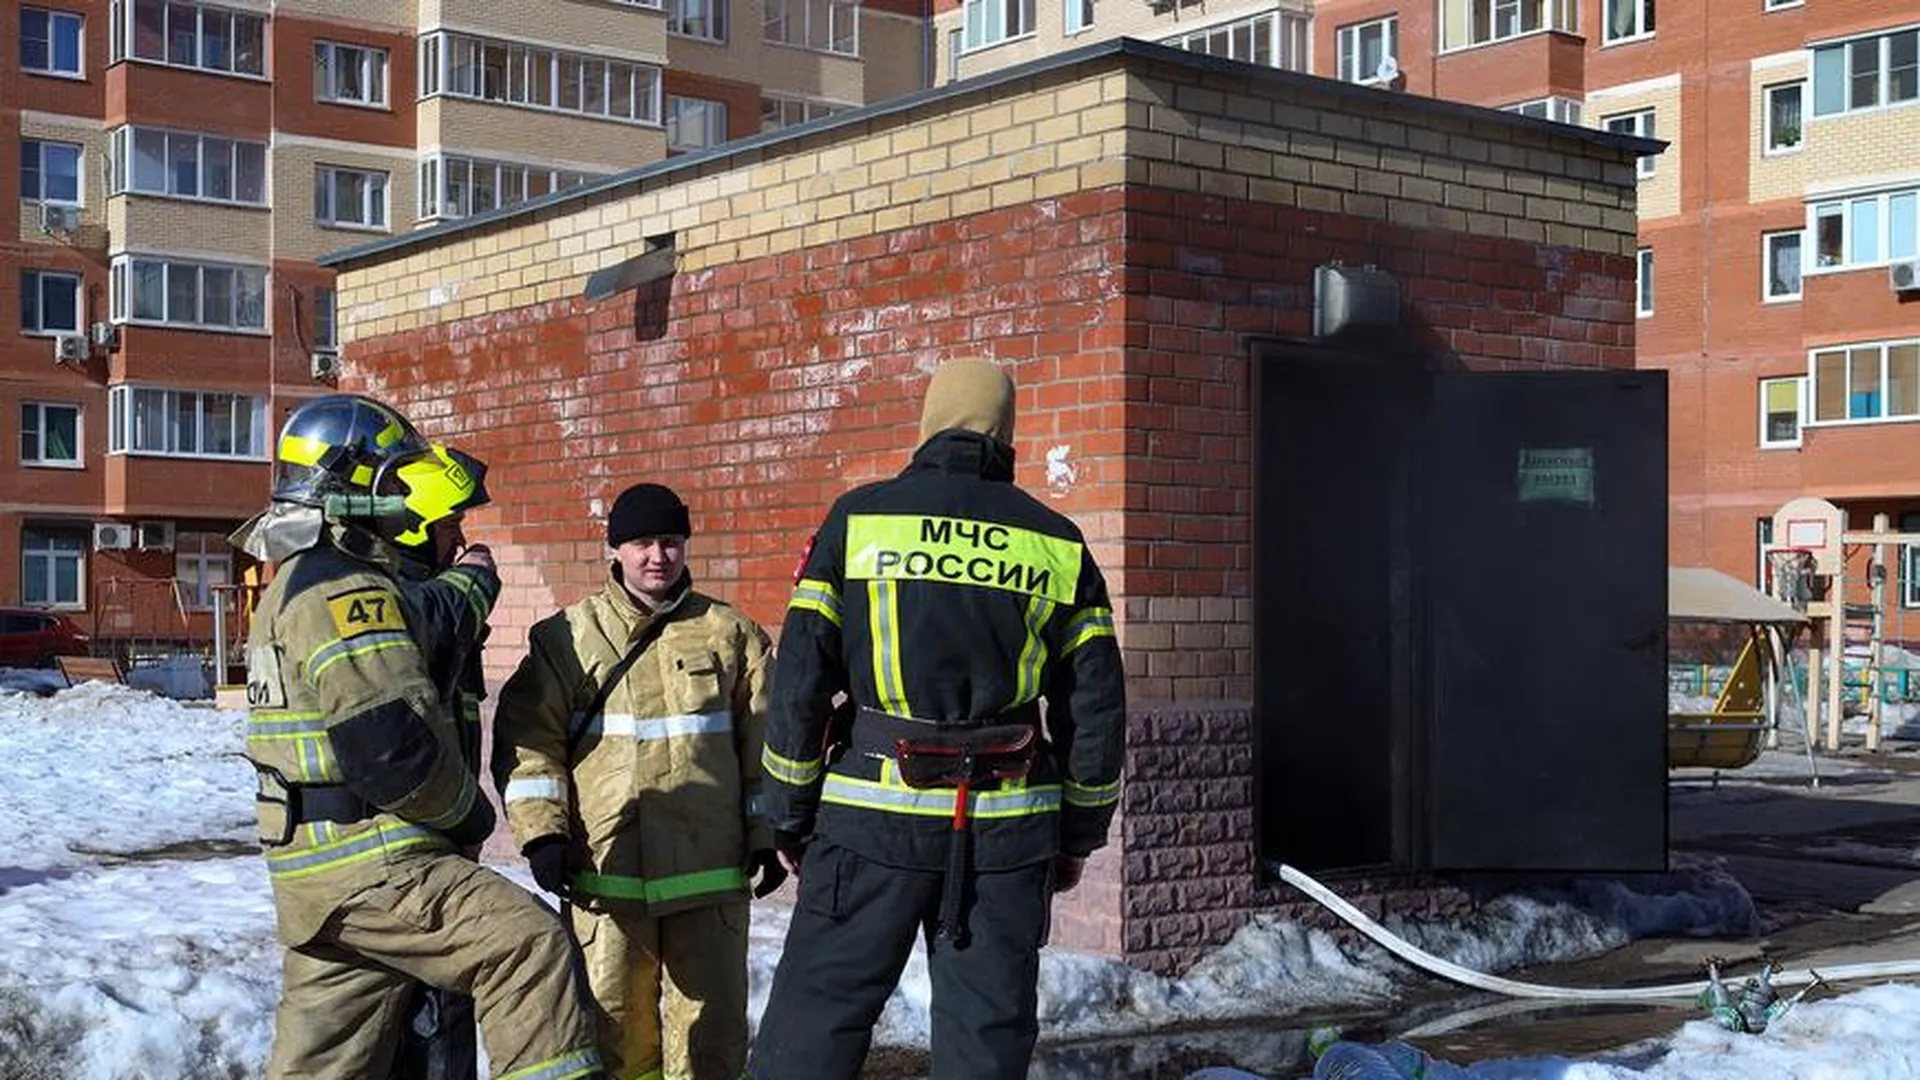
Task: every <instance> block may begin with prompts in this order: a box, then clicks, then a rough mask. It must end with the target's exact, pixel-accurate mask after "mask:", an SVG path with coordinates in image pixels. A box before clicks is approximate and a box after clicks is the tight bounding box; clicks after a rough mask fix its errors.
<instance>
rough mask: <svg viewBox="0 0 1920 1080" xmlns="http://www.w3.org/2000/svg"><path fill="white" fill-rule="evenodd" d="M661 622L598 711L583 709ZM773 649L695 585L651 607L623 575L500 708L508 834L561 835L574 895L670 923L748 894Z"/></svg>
mask: <svg viewBox="0 0 1920 1080" xmlns="http://www.w3.org/2000/svg"><path fill="white" fill-rule="evenodd" d="M655 619H662V620H665V622H664V623H663V624H662V625H661V626H660V627H658V628H657V633H656V634H654V635H653V636H652V640H651V641H650V642H649V643H647V644H646V646H645V649H644V651H643V652H642V653H641V654H640V656H639V657H638V658H637V659H636V660H635V661H634V663H632V664H631V665H629V666H628V668H627V670H626V672H625V674H624V675H622V676H621V678H620V680H619V683H618V685H617V686H615V687H614V688H613V689H612V690H611V691H610V692H609V693H608V695H607V698H606V704H605V706H604V707H603V708H602V709H601V710H600V711H599V712H598V714H596V715H593V716H586V715H584V711H585V710H586V709H587V708H588V707H589V706H591V705H592V703H593V699H594V696H595V694H596V693H597V692H598V690H599V689H600V685H601V683H602V682H603V681H605V680H606V678H607V676H608V674H609V673H610V672H611V671H612V670H613V669H614V668H615V667H616V666H618V665H619V663H620V661H621V659H622V658H623V657H624V656H625V655H626V653H627V651H628V648H629V645H630V643H632V642H634V641H636V640H637V639H638V638H639V636H640V635H641V634H642V633H643V632H644V631H646V630H647V629H648V626H649V623H650V622H651V621H652V620H655ZM771 655H772V653H771V645H770V642H769V639H768V637H767V634H766V631H764V630H762V629H761V628H760V627H759V626H758V625H756V624H755V623H754V622H753V621H752V620H751V619H748V618H746V617H745V616H744V615H741V614H740V613H738V612H737V611H735V610H734V609H733V608H732V607H731V606H730V605H728V604H725V603H723V602H721V601H719V600H715V599H712V598H711V597H707V596H703V595H701V594H700V593H698V592H695V591H693V590H692V588H691V587H684V588H683V591H682V592H681V593H680V594H679V595H678V597H677V598H676V599H674V600H672V601H670V602H669V603H668V604H667V605H666V606H664V607H662V608H661V609H660V610H659V611H657V612H651V613H650V612H647V611H646V610H644V609H643V608H642V607H641V606H640V605H639V604H637V603H635V601H634V600H633V598H632V597H631V596H630V595H629V594H628V593H627V590H626V588H625V587H624V586H622V585H621V583H620V581H619V579H618V567H617V566H616V567H615V569H614V574H613V576H612V578H611V579H610V580H609V581H608V582H607V584H606V587H605V588H603V589H601V590H600V592H598V593H596V594H595V595H593V596H590V597H588V598H586V599H585V600H582V601H581V602H579V603H577V604H575V605H573V606H572V607H569V608H567V609H566V610H564V611H561V612H559V613H557V614H554V615H551V616H549V617H547V618H546V619H543V620H541V621H540V622H539V623H538V624H536V625H535V626H534V627H533V629H532V631H531V632H530V633H529V634H528V652H527V656H526V658H525V659H524V660H522V661H521V663H520V666H519V668H518V669H517V670H516V671H515V672H514V673H513V676H512V677H511V678H509V679H508V680H507V682H506V685H504V686H502V687H501V689H500V698H499V703H498V706H497V708H496V711H495V714H494V716H495V719H494V736H493V775H494V780H495V782H496V783H497V784H498V785H499V786H500V793H501V797H502V799H503V801H504V802H505V804H506V808H507V820H508V822H509V823H510V824H511V825H512V827H513V838H514V841H515V842H516V843H517V844H519V845H520V847H522V848H523V849H524V848H525V847H526V846H527V845H528V844H530V843H532V842H533V841H534V840H537V839H539V838H541V837H546V836H563V837H566V838H568V840H569V845H568V847H569V853H568V869H569V872H570V873H569V876H570V887H571V894H572V897H573V899H574V900H575V901H576V902H585V903H588V904H589V905H592V904H594V902H595V901H601V902H604V903H603V904H602V905H601V906H607V905H609V904H610V905H613V906H618V907H621V908H624V909H626V910H633V909H635V908H636V907H642V906H643V907H644V910H645V911H646V912H647V913H649V914H653V915H664V914H669V913H671V912H673V911H678V910H685V909H688V908H694V907H700V906H704V905H706V904H711V903H717V902H720V901H724V900H732V899H740V898H743V897H744V896H745V890H746V874H745V870H746V867H747V863H748V857H749V855H750V854H751V853H752V852H755V851H760V850H766V849H770V848H772V847H773V833H772V830H771V828H770V827H769V826H768V825H767V823H766V818H765V816H764V811H763V809H762V806H761V796H760V750H761V732H762V730H763V727H764V724H765V718H766V712H767V678H768V674H769V667H770V664H769V661H770V658H771ZM570 747H571V748H570Z"/></svg>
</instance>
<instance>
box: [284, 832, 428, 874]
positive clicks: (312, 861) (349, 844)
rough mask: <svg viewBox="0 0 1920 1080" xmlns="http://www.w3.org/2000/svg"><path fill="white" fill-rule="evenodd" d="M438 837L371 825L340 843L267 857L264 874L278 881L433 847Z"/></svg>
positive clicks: (425, 833)
mask: <svg viewBox="0 0 1920 1080" xmlns="http://www.w3.org/2000/svg"><path fill="white" fill-rule="evenodd" d="M439 838H440V837H439V834H438V833H436V832H433V831H432V830H429V829H423V828H421V827H420V826H418V825H385V824H382V825H375V826H374V827H373V828H371V829H367V830H365V831H364V832H357V833H354V834H353V835H352V836H348V837H346V838H344V839H341V840H335V841H332V842H330V843H323V844H320V845H318V846H316V847H311V848H302V849H301V850H299V851H289V852H285V853H283V854H278V855H268V856H267V873H268V874H269V875H271V876H272V877H274V878H277V879H279V880H281V881H291V880H293V879H295V878H303V877H310V876H312V875H314V874H321V873H325V872H326V871H328V870H338V869H340V868H341V867H343V866H349V865H352V864H354V863H359V862H365V861H366V860H368V859H371V858H375V857H377V856H379V855H382V854H384V853H387V852H392V851H399V850H402V849H404V848H410V847H417V846H418V845H420V844H428V843H433V842H434V841H436V840H438V839H439Z"/></svg>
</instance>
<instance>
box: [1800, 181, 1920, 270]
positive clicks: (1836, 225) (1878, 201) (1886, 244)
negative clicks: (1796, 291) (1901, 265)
mask: <svg viewBox="0 0 1920 1080" xmlns="http://www.w3.org/2000/svg"><path fill="white" fill-rule="evenodd" d="M1807 227H1808V228H1810V229H1812V230H1813V236H1814V257H1813V264H1814V266H1815V268H1817V269H1823V270H1828V269H1847V268H1852V267H1861V266H1876V265H1880V264H1882V263H1886V262H1889V261H1893V260H1898V259H1911V258H1913V257H1914V256H1915V255H1916V254H1920V188H1908V189H1906V190H1904V191H1887V192H1881V193H1880V194H1877V195H1860V196H1855V197H1853V198H1850V199H1832V200H1829V201H1826V202H1819V203H1814V204H1813V206H1812V208H1811V209H1810V210H1809V211H1808V223H1807Z"/></svg>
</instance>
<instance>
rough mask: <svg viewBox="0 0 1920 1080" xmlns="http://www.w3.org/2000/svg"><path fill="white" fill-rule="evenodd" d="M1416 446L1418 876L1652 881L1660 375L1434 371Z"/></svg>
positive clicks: (1658, 854)
mask: <svg viewBox="0 0 1920 1080" xmlns="http://www.w3.org/2000/svg"><path fill="white" fill-rule="evenodd" d="M1424 442H1425V450H1424V453H1423V454H1422V458H1421V459H1422V462H1423V470H1424V478H1423V483H1422V484H1421V489H1422V492H1423V499H1424V506H1423V509H1422V514H1421V516H1420V519H1421V521H1422V522H1423V527H1422V529H1421V533H1422V535H1421V538H1420V541H1419V544H1418V547H1419V553H1418V555H1417V556H1416V561H1417V563H1418V564H1419V565H1420V567H1421V573H1420V577H1421V579H1422V580H1421V588H1420V592H1421V593H1422V595H1423V596H1424V598H1425V603H1424V604H1423V607H1424V609H1425V610H1424V619H1423V621H1424V623H1425V624H1426V625H1425V637H1426V639H1427V648H1426V650H1425V653H1426V657H1425V661H1426V665H1427V670H1426V672H1425V674H1424V676H1423V678H1424V680H1425V681H1426V682H1427V694H1425V695H1417V696H1424V697H1425V698H1426V708H1425V709H1424V710H1422V712H1423V713H1424V716H1423V718H1422V719H1423V720H1424V723H1420V724H1418V725H1417V726H1418V728H1419V735H1418V736H1417V737H1419V738H1422V739H1423V740H1424V741H1425V743H1426V746H1425V747H1424V748H1423V749H1424V752H1423V753H1420V754H1418V755H1417V756H1418V757H1420V758H1422V759H1424V760H1425V762H1426V764H1427V768H1426V770H1425V771H1426V774H1427V776H1426V781H1427V783H1426V791H1425V799H1424V802H1425V806H1424V808H1423V809H1424V818H1425V823H1426V830H1425V831H1426V845H1425V846H1426V847H1427V851H1426V853H1425V854H1426V856H1427V857H1426V858H1425V859H1423V860H1421V861H1422V862H1424V863H1426V864H1427V865H1428V866H1429V867H1430V868H1432V869H1439V870H1579V871H1594V872H1599V871H1622V872H1625V871H1658V870H1663V869H1665V867H1666V856H1667V846H1666V845H1667V800H1666V779H1667V773H1666V735H1665V726H1664V723H1665V716H1666V711H1667V708H1666V606H1667V598H1666V580H1667V569H1666V567H1667V450H1666V446H1667V386H1666V377H1665V373H1664V372H1599V371H1595V372H1527V373H1485V374H1481V373H1448V374H1445V375H1441V376H1439V377H1438V378H1437V379H1435V382H1434V398H1433V401H1432V411H1431V412H1430V413H1429V416H1428V423H1427V425H1426V429H1425V439H1424Z"/></svg>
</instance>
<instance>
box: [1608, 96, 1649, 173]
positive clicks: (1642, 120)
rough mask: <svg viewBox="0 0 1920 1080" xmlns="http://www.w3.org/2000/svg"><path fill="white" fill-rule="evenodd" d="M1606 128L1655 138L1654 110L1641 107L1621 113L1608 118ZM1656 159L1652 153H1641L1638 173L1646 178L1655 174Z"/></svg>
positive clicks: (1619, 132) (1616, 133) (1623, 133)
mask: <svg viewBox="0 0 1920 1080" xmlns="http://www.w3.org/2000/svg"><path fill="white" fill-rule="evenodd" d="M1606 128H1607V130H1608V131H1611V132H1613V133H1614V134H1615V135H1638V136H1639V137H1640V138H1643V139H1651V138H1653V110H1652V109H1641V110H1640V111H1639V112H1630V113H1621V114H1620V115H1619V116H1609V117H1607V118H1606ZM1653 164H1654V159H1653V155H1652V154H1641V155H1640V163H1639V165H1638V166H1637V168H1636V171H1637V173H1638V175H1639V176H1640V177H1641V178H1642V179H1645V178H1646V177H1649V176H1652V175H1653Z"/></svg>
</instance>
